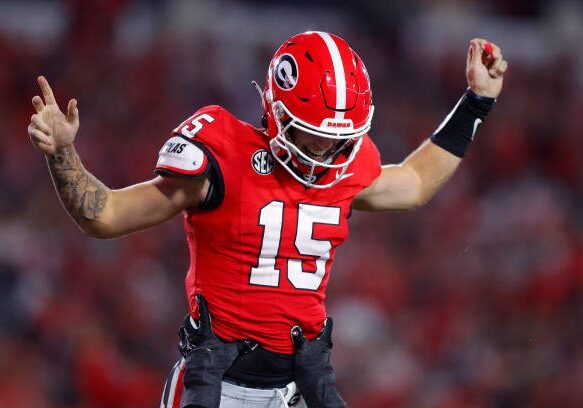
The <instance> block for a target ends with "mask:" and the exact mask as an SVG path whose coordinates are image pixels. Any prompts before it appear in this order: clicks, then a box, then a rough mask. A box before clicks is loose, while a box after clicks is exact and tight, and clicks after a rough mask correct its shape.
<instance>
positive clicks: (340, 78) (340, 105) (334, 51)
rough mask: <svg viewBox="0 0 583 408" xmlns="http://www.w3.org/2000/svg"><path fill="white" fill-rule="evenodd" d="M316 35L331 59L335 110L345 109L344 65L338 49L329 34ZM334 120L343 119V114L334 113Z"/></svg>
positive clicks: (319, 33)
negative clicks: (334, 83)
mask: <svg viewBox="0 0 583 408" xmlns="http://www.w3.org/2000/svg"><path fill="white" fill-rule="evenodd" d="M317 34H318V35H319V36H320V37H322V39H323V40H324V42H325V43H326V46H327V47H328V52H329V53H330V57H332V64H333V66H334V82H336V109H346V76H345V75H344V64H343V63H342V57H341V56H340V51H338V47H337V46H336V43H335V42H334V39H333V38H332V37H331V36H330V34H328V33H324V32H322V31H317ZM334 119H344V112H336V114H335V115H334Z"/></svg>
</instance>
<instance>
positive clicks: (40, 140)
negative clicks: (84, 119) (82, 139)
mask: <svg viewBox="0 0 583 408" xmlns="http://www.w3.org/2000/svg"><path fill="white" fill-rule="evenodd" d="M37 81H38V84H39V86H40V89H41V91H42V94H43V98H44V101H43V98H41V97H40V96H38V95H35V96H34V97H33V98H32V106H34V109H35V110H36V113H35V114H34V115H32V116H31V118H30V124H29V125H28V136H29V137H30V141H31V142H32V144H33V146H35V147H36V148H37V149H39V150H40V151H41V152H43V153H44V154H45V155H53V154H55V153H56V152H57V151H58V150H59V149H61V148H63V147H66V146H69V145H71V144H72V143H73V141H74V140H75V135H76V134H77V130H78V129H79V109H77V101H76V100H75V99H71V100H69V103H68V104H67V114H66V115H65V114H64V113H63V112H61V110H60V109H59V105H58V104H57V101H56V99H55V96H54V95H53V90H52V89H51V87H50V85H49V82H48V81H47V79H46V78H45V77H44V76H39V77H38V78H37Z"/></svg>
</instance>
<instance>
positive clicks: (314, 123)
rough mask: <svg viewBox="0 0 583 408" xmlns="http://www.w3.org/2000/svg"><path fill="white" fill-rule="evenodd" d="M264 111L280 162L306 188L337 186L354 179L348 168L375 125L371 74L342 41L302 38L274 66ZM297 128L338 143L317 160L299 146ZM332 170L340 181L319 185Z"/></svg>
mask: <svg viewBox="0 0 583 408" xmlns="http://www.w3.org/2000/svg"><path fill="white" fill-rule="evenodd" d="M263 110H264V115H265V116H264V117H265V120H266V127H267V133H268V135H269V136H270V137H272V139H271V141H270V146H271V151H272V152H273V155H274V157H275V159H276V160H277V161H278V162H280V163H281V164H282V165H283V166H284V167H285V168H286V170H288V171H289V173H290V174H291V175H292V176H293V177H294V178H295V179H296V180H298V181H299V182H301V183H302V184H304V185H306V186H308V187H315V188H327V187H331V186H333V185H334V184H336V183H338V182H340V181H341V180H342V179H344V178H347V177H350V175H351V174H346V170H347V169H348V165H349V164H350V163H351V162H352V160H354V157H355V155H356V154H357V152H358V149H359V148H360V144H361V143H362V139H363V137H364V135H365V134H366V133H367V132H368V131H369V129H370V126H371V120H372V115H373V111H374V107H373V105H372V94H371V90H370V80H369V77H368V73H367V71H366V68H365V66H364V64H363V63H362V61H361V59H360V58H359V57H358V55H356V53H355V52H354V51H353V50H352V49H351V48H350V46H349V45H348V44H347V43H346V41H344V40H343V39H341V38H340V37H337V36H336V35H333V34H328V33H325V32H320V31H309V32H305V33H301V34H297V35H295V36H293V37H291V38H290V39H288V40H287V41H285V42H284V43H283V44H282V45H281V46H280V47H279V49H278V50H277V51H276V53H275V55H274V56H273V58H272V60H271V63H270V64H269V70H268V72H267V80H266V83H265V89H264V91H263ZM291 128H295V129H298V130H299V131H302V132H305V133H309V134H311V135H314V136H315V137H322V138H327V139H334V140H335V141H337V143H335V145H334V147H333V148H332V149H331V151H330V152H328V153H327V154H326V155H325V156H324V157H323V159H322V160H316V159H314V158H312V157H310V156H309V155H308V154H306V152H304V151H302V149H301V148H300V147H298V146H297V145H296V143H295V140H294V139H295V138H294V137H293V131H290V130H292V129H291ZM292 166H293V168H292ZM326 169H336V177H335V179H334V181H332V182H330V183H327V184H318V183H317V180H318V177H317V176H318V175H319V174H321V173H322V172H323V171H324V170H326Z"/></svg>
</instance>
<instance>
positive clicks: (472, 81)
mask: <svg viewBox="0 0 583 408" xmlns="http://www.w3.org/2000/svg"><path fill="white" fill-rule="evenodd" d="M507 68H508V63H507V62H506V60H505V59H504V58H503V57H502V52H501V51H500V47H498V46H497V45H495V44H492V43H490V42H488V41H487V40H484V39H482V38H474V39H473V40H471V41H470V48H469V50H468V58H467V62H466V79H467V81H468V86H469V87H470V89H471V90H472V91H473V92H474V93H475V94H477V95H480V96H487V97H490V98H497V97H498V95H500V92H501V91H502V82H503V77H504V73H505V72H506V69H507Z"/></svg>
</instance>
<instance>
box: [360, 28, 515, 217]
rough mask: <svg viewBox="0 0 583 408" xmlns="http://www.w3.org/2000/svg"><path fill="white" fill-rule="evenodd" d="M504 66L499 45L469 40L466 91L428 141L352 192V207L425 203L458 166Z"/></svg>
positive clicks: (494, 95) (410, 206) (492, 98)
mask: <svg viewBox="0 0 583 408" xmlns="http://www.w3.org/2000/svg"><path fill="white" fill-rule="evenodd" d="M507 67H508V64H507V62H506V61H505V60H504V59H503V57H502V53H501V52H500V48H499V47H498V46H496V45H494V44H492V43H489V42H488V41H486V40H484V39H478V38H476V39H473V40H472V41H470V48H469V50H468V56H467V62H466V79H467V82H468V90H467V91H466V94H464V96H463V97H462V98H461V99H460V101H459V102H458V103H457V105H456V106H455V107H454V108H453V110H452V111H451V112H450V114H449V115H448V116H447V117H446V118H445V120H444V121H443V123H442V124H441V125H440V126H439V127H438V128H437V130H436V131H435V133H434V134H433V136H432V137H431V139H430V140H426V141H424V142H423V143H422V144H421V146H419V147H418V148H417V149H416V150H415V151H414V152H413V153H411V154H410V155H409V156H408V157H407V158H406V159H405V160H404V161H403V162H402V163H400V164H392V165H385V166H383V168H382V172H381V174H380V176H379V177H378V178H377V179H376V180H375V181H374V182H373V183H372V184H371V185H370V186H369V187H367V188H366V189H365V190H363V191H362V192H361V193H359V194H358V195H357V196H356V198H355V200H354V203H353V208H354V209H356V210H362V211H384V210H409V209H415V208H417V207H420V206H421V205H423V204H425V203H427V202H428V201H429V200H430V199H431V198H432V197H433V196H434V195H435V193H437V191H439V190H440V189H441V187H442V186H443V185H444V184H445V182H446V181H448V180H449V179H450V178H451V176H452V175H453V173H454V172H455V170H456V169H457V168H458V166H459V164H460V162H461V160H462V158H463V156H464V154H465V151H466V149H467V147H468V146H469V144H470V142H471V141H472V140H473V137H474V134H475V132H476V130H477V127H478V125H479V124H480V123H481V122H482V120H483V119H484V118H485V116H486V115H487V114H488V111H489V109H490V108H491V106H492V105H493V103H494V101H495V98H497V97H498V95H499V94H500V92H501V91H502V83H503V75H504V72H505V71H506V69H507Z"/></svg>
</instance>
